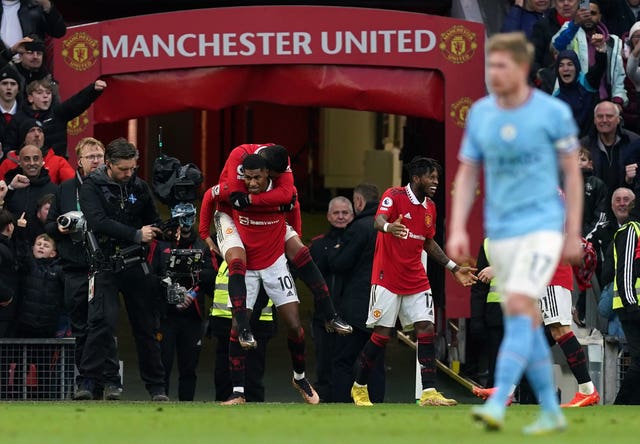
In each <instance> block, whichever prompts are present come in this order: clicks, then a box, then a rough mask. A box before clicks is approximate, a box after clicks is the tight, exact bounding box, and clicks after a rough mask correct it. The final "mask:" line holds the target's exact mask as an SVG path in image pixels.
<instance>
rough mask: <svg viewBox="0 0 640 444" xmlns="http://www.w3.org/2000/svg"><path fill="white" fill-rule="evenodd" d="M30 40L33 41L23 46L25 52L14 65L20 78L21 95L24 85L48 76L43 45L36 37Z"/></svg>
mask: <svg viewBox="0 0 640 444" xmlns="http://www.w3.org/2000/svg"><path fill="white" fill-rule="evenodd" d="M32 38H33V41H31V42H27V43H25V44H24V49H25V51H24V53H22V54H21V55H20V62H19V63H16V65H15V68H16V70H17V71H18V73H19V74H20V77H21V79H20V84H21V86H22V90H23V93H24V92H25V91H26V89H25V85H28V84H29V83H31V82H33V81H34V80H40V79H44V78H45V77H47V76H49V75H50V72H49V70H48V69H47V67H46V66H45V63H44V54H45V52H46V47H45V44H44V42H43V41H42V40H40V39H39V38H38V36H35V35H34V36H32ZM25 98H26V95H25Z"/></svg>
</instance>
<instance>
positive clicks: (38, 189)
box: [0, 145, 57, 253]
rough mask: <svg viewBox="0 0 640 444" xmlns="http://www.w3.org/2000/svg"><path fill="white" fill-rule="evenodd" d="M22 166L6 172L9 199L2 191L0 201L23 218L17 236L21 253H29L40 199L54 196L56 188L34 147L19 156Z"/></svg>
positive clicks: (25, 149)
mask: <svg viewBox="0 0 640 444" xmlns="http://www.w3.org/2000/svg"><path fill="white" fill-rule="evenodd" d="M18 155H19V166H18V168H16V169H13V170H11V171H9V172H8V173H7V176H6V180H7V182H9V185H8V187H7V188H8V190H7V193H6V196H2V194H1V192H0V200H4V201H5V202H6V205H7V207H6V208H7V209H8V210H9V211H11V212H12V213H13V214H14V215H21V216H20V219H23V220H24V224H21V223H20V221H18V222H19V223H18V229H17V230H16V232H15V234H14V237H15V239H16V246H17V247H18V252H19V253H23V252H26V251H28V250H29V249H30V248H31V245H33V242H34V241H35V238H34V237H33V236H34V235H37V232H36V231H34V230H35V228H34V227H37V224H38V221H37V219H36V210H37V203H38V200H39V199H40V198H41V197H42V196H44V195H45V194H49V193H55V191H56V188H57V185H55V184H54V183H52V182H51V178H50V177H49V172H48V171H47V170H46V169H44V168H42V166H43V158H42V151H40V148H38V147H36V146H33V145H25V146H24V147H22V148H21V149H20V151H19V153H18Z"/></svg>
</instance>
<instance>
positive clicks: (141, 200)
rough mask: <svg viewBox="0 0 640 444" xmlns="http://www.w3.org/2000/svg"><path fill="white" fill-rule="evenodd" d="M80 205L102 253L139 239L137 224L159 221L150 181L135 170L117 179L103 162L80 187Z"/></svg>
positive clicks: (140, 225) (125, 245) (108, 252)
mask: <svg viewBox="0 0 640 444" xmlns="http://www.w3.org/2000/svg"><path fill="white" fill-rule="evenodd" d="M80 208H81V210H82V212H83V213H84V216H85V218H86V219H87V226H88V228H89V229H91V230H93V232H94V234H95V235H96V238H97V240H98V243H99V245H100V248H101V249H102V252H103V253H104V254H105V255H112V254H113V253H115V251H116V247H121V248H126V247H129V246H132V245H135V244H139V243H140V242H141V236H142V234H141V232H140V228H142V227H143V226H144V225H150V224H153V223H157V222H160V217H159V216H158V211H157V210H156V207H155V204H154V202H153V196H152V194H151V190H150V189H149V185H147V183H146V182H145V181H144V180H142V179H140V178H139V177H138V176H136V175H135V174H134V176H133V177H132V178H131V179H130V180H129V182H127V183H126V184H119V183H116V182H115V181H114V180H113V179H111V178H110V177H109V176H108V174H107V172H106V165H102V166H101V167H99V168H98V169H97V170H95V171H94V172H93V173H91V174H90V175H89V176H88V177H86V178H85V180H84V183H83V184H82V186H81V187H80Z"/></svg>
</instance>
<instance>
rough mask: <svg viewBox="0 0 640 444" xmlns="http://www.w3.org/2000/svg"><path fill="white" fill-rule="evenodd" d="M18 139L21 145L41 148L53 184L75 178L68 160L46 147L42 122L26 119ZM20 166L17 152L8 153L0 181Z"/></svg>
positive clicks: (1, 164)
mask: <svg viewBox="0 0 640 444" xmlns="http://www.w3.org/2000/svg"><path fill="white" fill-rule="evenodd" d="M18 134H19V135H18V137H19V139H20V140H21V141H22V143H21V144H24V145H33V146H37V147H38V148H40V150H41V151H42V153H43V156H44V167H45V168H46V169H47V171H49V177H51V182H53V183H55V184H56V185H59V184H61V183H62V182H64V181H65V180H68V179H71V178H73V177H75V171H74V170H73V168H72V167H71V165H69V162H68V161H67V159H65V158H64V157H62V156H58V155H57V154H56V153H55V152H54V151H53V149H52V148H46V147H45V137H44V131H43V126H42V122H40V121H39V120H35V119H26V120H24V121H23V122H22V123H21V124H20V127H19V128H18ZM17 164H18V154H17V152H16V151H15V150H13V151H9V152H8V153H7V158H6V159H4V160H3V161H2V163H0V179H3V178H4V177H5V175H6V174H7V172H8V171H9V170H12V169H13V168H15V167H16V165H17Z"/></svg>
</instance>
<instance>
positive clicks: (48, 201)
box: [36, 193, 56, 210]
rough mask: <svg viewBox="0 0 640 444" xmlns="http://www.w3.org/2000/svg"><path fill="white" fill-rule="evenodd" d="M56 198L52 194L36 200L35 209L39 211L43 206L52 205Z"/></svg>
mask: <svg viewBox="0 0 640 444" xmlns="http://www.w3.org/2000/svg"><path fill="white" fill-rule="evenodd" d="M55 198H56V196H55V194H53V193H47V194H44V195H42V196H41V197H40V199H38V200H37V201H36V209H38V210H39V209H40V208H42V207H43V206H45V205H46V204H53V201H54V200H55Z"/></svg>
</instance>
